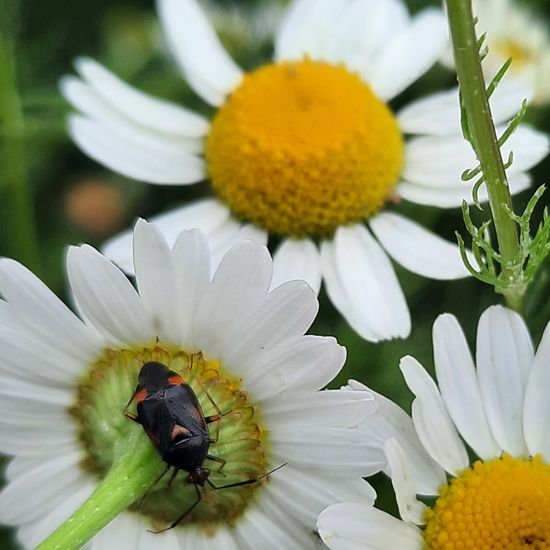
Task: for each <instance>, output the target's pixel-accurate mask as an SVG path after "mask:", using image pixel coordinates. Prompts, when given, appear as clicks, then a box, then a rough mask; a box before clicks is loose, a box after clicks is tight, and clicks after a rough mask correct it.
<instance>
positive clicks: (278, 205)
mask: <svg viewBox="0 0 550 550" xmlns="http://www.w3.org/2000/svg"><path fill="white" fill-rule="evenodd" d="M206 159H207V163H208V170H209V174H210V177H211V180H212V185H213V187H214V190H215V191H216V193H217V194H218V196H219V197H220V199H221V200H223V201H224V202H225V203H226V204H227V205H228V206H229V208H230V209H231V210H232V211H233V213H234V214H235V215H236V216H237V217H239V218H241V219H244V220H247V221H251V222H253V223H255V224H256V225H258V226H260V227H263V228H265V229H267V230H268V231H270V232H271V233H275V234H279V235H286V236H294V237H303V236H328V235H330V234H331V233H332V232H333V231H334V230H335V229H336V228H337V227H338V226H340V225H345V224H348V223H352V222H357V221H360V220H364V219H366V218H368V217H369V216H372V215H373V214H375V213H376V212H377V211H378V210H380V208H381V207H382V206H383V205H384V202H385V201H386V200H387V198H388V195H390V193H391V191H392V189H393V188H394V186H395V184H396V183H397V179H398V177H399V174H400V172H401V167H402V164H403V139H402V135H401V132H400V130H399V126H398V125H397V122H396V120H395V117H394V116H393V114H392V112H391V111H390V110H389V108H388V107H387V106H386V104H385V103H384V102H382V101H380V100H379V99H378V98H377V97H376V96H375V95H374V93H373V92H372V90H371V89H370V87H369V86H368V85H367V84H365V83H364V82H362V81H361V80H360V78H359V76H358V75H356V74H354V73H351V72H349V71H348V70H347V69H346V68H344V67H343V66H335V65H330V64H329V63H322V62H314V61H311V60H309V59H305V60H303V61H298V62H285V63H277V64H273V65H266V66H264V67H261V68H260V69H258V70H256V71H254V72H252V73H249V74H247V75H246V76H245V77H244V80H243V82H242V84H241V85H240V86H239V88H237V90H235V92H234V93H233V94H232V95H231V96H230V97H229V98H228V99H227V101H226V102H225V104H224V105H223V106H222V107H221V108H220V110H219V111H218V113H217V114H216V116H215V118H214V120H213V123H212V127H211V130H210V134H209V136H208V139H207V143H206Z"/></svg>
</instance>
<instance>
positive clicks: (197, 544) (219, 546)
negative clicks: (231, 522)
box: [176, 527, 244, 550]
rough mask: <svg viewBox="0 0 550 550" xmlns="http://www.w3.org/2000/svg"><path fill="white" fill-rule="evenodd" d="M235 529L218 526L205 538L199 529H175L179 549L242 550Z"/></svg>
mask: <svg viewBox="0 0 550 550" xmlns="http://www.w3.org/2000/svg"><path fill="white" fill-rule="evenodd" d="M235 531H236V529H233V528H225V527H218V528H217V529H216V531H215V532H214V533H212V534H211V535H210V536H209V537H208V538H205V537H204V536H203V534H202V532H201V530H200V529H199V530H191V529H182V530H181V531H180V530H179V529H176V534H177V535H178V543H179V548H180V550H209V549H212V548H215V549H216V550H244V547H243V546H239V545H238V542H237V536H236V533H235Z"/></svg>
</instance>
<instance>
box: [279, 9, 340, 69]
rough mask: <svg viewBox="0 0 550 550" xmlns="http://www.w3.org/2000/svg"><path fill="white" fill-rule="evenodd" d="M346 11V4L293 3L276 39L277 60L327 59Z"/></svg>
mask: <svg viewBox="0 0 550 550" xmlns="http://www.w3.org/2000/svg"><path fill="white" fill-rule="evenodd" d="M345 7H346V3H345V1H343V0H294V2H292V4H291V6H290V7H289V8H288V10H287V13H286V16H285V18H284V20H283V22H282V24H281V26H280V28H279V31H278V32H277V35H276V37H275V59H276V60H277V61H281V60H295V59H298V60H299V59H302V58H303V57H304V56H305V55H307V56H309V57H310V58H312V59H315V60H319V59H326V57H327V56H328V55H329V53H330V44H331V40H332V39H333V36H334V34H333V27H334V23H335V21H338V19H339V18H340V17H341V15H342V14H343V12H344V10H345Z"/></svg>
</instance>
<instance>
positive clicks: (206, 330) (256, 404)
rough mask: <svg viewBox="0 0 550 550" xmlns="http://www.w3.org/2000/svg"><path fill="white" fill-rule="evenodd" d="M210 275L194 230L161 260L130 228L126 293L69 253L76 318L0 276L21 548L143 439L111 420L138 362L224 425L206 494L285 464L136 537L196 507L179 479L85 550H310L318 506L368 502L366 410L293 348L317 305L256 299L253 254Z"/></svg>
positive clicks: (1, 503) (11, 473) (281, 295)
mask: <svg viewBox="0 0 550 550" xmlns="http://www.w3.org/2000/svg"><path fill="white" fill-rule="evenodd" d="M209 261H210V259H209V252H208V245H207V243H206V240H205V238H204V236H203V235H202V233H201V232H200V231H198V230H194V231H186V232H183V233H182V235H181V236H180V237H179V239H178V240H177V242H176V243H175V246H174V247H173V250H170V248H169V247H168V244H167V243H166V241H165V240H164V238H163V237H162V236H161V235H160V234H159V232H158V231H157V230H156V229H155V227H154V226H153V225H150V224H148V223H146V222H144V221H142V220H141V221H138V223H137V225H136V228H135V234H134V267H135V272H136V281H137V288H138V290H137V291H136V289H135V288H134V287H133V286H132V284H131V283H130V282H129V281H128V279H127V278H126V276H125V275H124V274H123V273H122V272H121V271H120V270H119V269H118V268H117V267H115V266H114V265H113V264H112V263H111V262H110V261H109V260H108V259H106V258H105V257H103V256H102V255H101V254H99V253H98V252H97V251H96V250H95V249H93V248H91V247H90V246H86V245H85V246H81V247H71V248H70V250H69V252H68V255H67V270H68V276H69V280H70V284H71V291H72V296H73V298H74V302H75V303H76V305H77V307H78V310H79V312H80V316H81V317H80V318H79V317H77V316H76V315H74V314H73V313H72V312H71V311H70V310H69V309H68V308H67V307H66V306H65V305H64V304H63V303H62V302H61V301H60V300H59V299H58V298H57V297H56V296H55V295H54V294H53V293H52V292H51V291H50V290H48V288H47V287H46V286H45V285H44V284H43V283H42V282H41V281H40V280H39V279H37V278H36V277H35V276H34V275H32V274H31V273H30V272H29V271H28V270H27V269H25V268H24V267H23V266H22V265H20V264H19V263H17V262H15V261H13V260H9V259H2V260H0V294H1V295H2V296H3V300H0V349H1V351H0V375H1V376H2V384H1V387H0V396H1V398H0V427H1V430H0V451H1V452H3V453H6V454H8V455H11V456H14V457H15V458H14V459H13V460H12V461H11V463H10V464H9V466H8V468H7V479H8V484H7V486H6V487H5V488H4V489H3V491H2V493H1V494H0V521H1V522H2V523H7V524H9V525H15V526H18V537H19V540H20V541H21V543H22V544H23V545H24V547H26V548H34V547H35V546H36V545H37V544H38V543H39V542H40V541H41V540H42V539H44V538H45V537H46V536H47V535H48V534H49V533H51V532H52V530H54V529H55V528H56V527H57V526H58V525H60V524H61V523H62V522H63V521H64V520H65V519H66V518H67V517H68V516H69V515H70V514H71V513H72V512H74V511H75V509H76V508H77V507H78V506H79V505H80V504H81V503H82V502H83V501H84V500H85V499H86V498H87V497H88V496H89V495H90V494H91V492H92V491H93V490H94V488H95V486H96V484H97V482H98V480H100V479H101V478H102V475H103V474H104V473H105V471H106V469H108V468H109V465H110V461H111V460H112V456H113V446H114V444H115V443H116V442H117V441H120V440H121V439H122V440H124V438H125V434H128V433H129V432H128V430H133V429H138V430H139V431H140V433H141V432H142V430H141V428H140V427H139V426H137V425H136V424H134V423H132V422H130V421H129V420H128V419H127V418H125V417H124V415H123V409H124V405H125V404H126V402H127V401H128V399H129V398H130V396H131V395H132V393H133V392H134V388H135V384H136V380H137V374H138V372H139V370H140V369H141V366H142V365H143V363H144V361H149V360H156V361H161V362H163V363H165V364H166V365H168V366H169V367H170V368H171V369H173V370H175V371H177V372H178V373H180V374H181V375H182V377H184V378H185V379H187V380H189V383H190V384H191V386H193V388H194V390H195V393H196V394H197V396H198V398H199V400H200V402H201V405H202V407H203V410H204V411H205V414H211V413H207V412H206V411H207V410H208V408H209V407H210V408H212V406H211V404H209V401H208V400H207V399H206V398H205V395H204V388H207V391H208V392H209V394H210V395H211V396H212V398H213V399H214V400H215V401H216V402H217V404H218V406H219V407H220V408H221V409H222V410H224V412H225V411H228V410H230V411H231V412H232V414H227V416H224V417H223V419H222V420H221V421H220V433H219V439H218V441H217V442H216V443H213V444H212V445H211V447H210V449H211V453H212V454H214V455H216V456H219V457H221V458H224V459H225V460H226V461H227V465H226V467H225V469H224V472H225V476H226V477H223V475H224V474H219V473H217V472H216V470H215V468H214V469H213V470H212V478H213V481H215V483H216V484H217V485H220V484H225V483H230V482H233V481H239V480H242V479H243V478H244V479H252V478H256V477H258V475H259V474H260V475H261V473H264V472H266V471H267V470H269V469H271V468H273V467H276V466H279V465H281V464H284V463H287V465H286V466H285V467H283V468H282V469H280V470H278V471H277V472H275V473H274V474H273V475H272V476H271V480H270V481H269V482H267V483H264V482H262V483H261V484H255V485H248V486H247V487H235V488H233V489H227V490H223V491H210V492H209V491H208V487H207V488H206V489H207V498H203V500H202V501H201V502H200V504H199V505H198V506H197V507H196V508H195V509H194V510H193V513H192V514H191V515H190V516H188V517H187V518H186V519H185V520H184V522H183V523H182V524H180V525H179V526H178V527H176V528H174V529H172V530H169V531H167V532H165V533H163V534H158V535H153V534H151V533H148V532H147V530H148V529H159V528H162V527H163V526H164V527H166V525H169V524H170V523H171V522H172V521H173V520H174V518H176V517H177V516H178V515H180V514H181V513H182V512H183V511H184V510H185V507H186V506H188V505H189V502H192V501H193V499H195V498H196V497H195V491H194V487H193V486H191V485H188V484H186V482H185V479H184V476H180V477H178V478H176V480H175V481H174V483H173V484H172V485H171V486H169V487H167V486H166V484H165V485H162V484H160V485H159V487H158V488H156V489H155V490H154V491H153V492H152V493H151V494H150V495H149V496H148V497H147V498H146V499H145V500H144V502H143V503H142V505H141V507H140V508H137V507H134V509H133V510H132V511H129V512H124V513H122V514H121V515H120V516H118V517H117V518H116V519H115V520H114V521H113V522H112V523H111V524H109V525H108V526H107V527H106V528H105V529H104V530H103V531H101V532H100V533H99V534H98V535H96V536H95V538H94V539H93V540H92V541H91V542H90V544H89V546H87V548H90V549H91V550H99V549H104V548H117V549H118V550H124V549H128V550H134V549H136V548H146V547H147V548H148V547H149V546H150V545H159V544H160V545H162V548H164V549H165V550H171V549H174V550H177V549H178V550H179V549H186V548H187V549H193V550H195V549H197V548H204V549H206V548H212V549H219V548H225V549H228V550H229V549H234V550H243V549H258V548H262V549H280V548H314V547H315V545H316V544H317V543H316V535H315V534H314V532H315V518H316V516H317V514H318V513H319V512H320V511H321V510H322V509H323V508H324V507H326V506H327V505H328V504H330V503H332V502H337V501H346V500H363V499H367V500H372V499H373V491H372V489H371V488H370V486H369V485H368V484H367V483H365V482H363V481H362V480H361V477H362V476H364V475H367V474H370V473H372V472H374V471H376V470H377V469H380V468H381V467H382V465H383V456H382V454H381V453H380V451H379V450H377V449H376V448H371V447H372V446H371V445H370V443H369V442H366V441H364V439H363V437H362V435H361V434H360V433H358V432H357V430H355V429H351V427H353V426H355V425H356V424H357V423H358V422H361V421H363V420H364V419H365V418H366V416H368V415H369V414H371V413H372V412H373V409H374V407H375V405H374V400H373V397H372V395H371V394H369V393H368V392H358V393H357V395H354V394H353V393H351V392H346V391H340V390H331V391H322V392H319V391H317V390H319V389H321V388H323V387H324V386H325V385H326V384H327V383H328V382H330V381H331V380H332V379H333V378H334V376H335V375H336V374H337V373H338V372H339V370H340V369H341V367H342V365H343V363H344V360H345V349H344V348H342V347H341V346H339V345H338V344H337V343H336V341H335V340H334V339H333V338H329V337H318V336H310V335H304V334H305V332H306V331H307V329H308V328H309V326H310V325H311V323H312V322H313V319H314V318H315V315H316V313H317V309H318V304H317V299H316V296H315V293H314V292H313V291H312V290H311V289H310V288H309V286H308V285H307V284H306V283H305V282H303V281H292V282H289V283H287V284H284V285H281V286H279V287H277V288H276V289H275V290H272V291H270V292H269V287H270V284H271V276H272V261H271V258H270V256H269V253H268V251H267V249H266V248H265V247H264V246H261V245H259V244H257V243H254V242H252V241H245V242H242V243H240V244H238V245H236V246H235V247H233V248H232V249H231V250H230V251H229V252H228V253H227V254H226V255H225V257H224V258H223V259H222V261H221V263H220V265H219V267H218V268H217V270H216V271H215V274H214V276H213V278H212V279H211V270H210V265H209ZM199 352H201V353H202V355H200V354H199ZM191 356H193V358H194V361H193V362H192V363H191V362H190V357H191ZM197 380H199V381H200V384H199V382H197ZM214 413H215V411H214ZM234 413H237V414H234ZM143 437H144V438H146V437H147V436H146V435H145V433H143ZM369 457H370V458H369ZM208 465H209V466H214V467H215V464H213V465H212V464H207V466H208ZM264 481H265V480H264ZM250 488H252V489H250ZM156 491H160V493H158V492H157V493H156ZM159 495H160V496H159ZM252 497H253V498H252Z"/></svg>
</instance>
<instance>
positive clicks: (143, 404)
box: [124, 361, 282, 533]
mask: <svg viewBox="0 0 550 550" xmlns="http://www.w3.org/2000/svg"><path fill="white" fill-rule="evenodd" d="M197 382H198V380H197ZM201 389H202V391H203V392H204V394H205V395H206V397H207V398H208V400H209V401H210V403H212V406H213V407H214V409H215V410H216V412H217V414H215V415H212V416H204V413H203V411H202V408H201V405H200V403H199V400H198V399H197V396H196V395H195V392H194V391H193V389H192V388H191V386H190V385H189V384H187V383H186V382H185V381H184V380H183V378H182V377H181V376H180V375H179V374H178V373H176V372H174V371H171V370H169V369H168V367H167V366H166V365H164V364H162V363H157V362H154V361H149V362H147V363H145V364H144V365H143V367H142V368H141V371H140V373H139V376H138V383H137V386H136V391H135V392H134V394H133V395H132V397H131V398H130V400H129V401H128V404H127V405H126V407H125V409H124V414H125V415H126V416H127V417H128V418H130V419H132V420H134V421H135V422H137V423H138V424H141V425H142V426H143V428H144V429H145V432H146V433H147V435H148V436H149V439H150V440H151V442H152V443H153V445H154V446H155V448H156V449H157V451H158V452H159V454H160V456H161V457H162V460H164V462H166V468H165V469H164V471H163V472H162V474H161V475H160V476H159V477H158V479H157V480H156V481H155V482H154V483H153V484H152V485H151V487H150V488H149V490H148V491H147V493H146V494H145V496H144V497H143V499H145V497H146V496H147V494H148V493H149V491H150V490H151V489H152V488H153V487H154V486H155V485H156V484H157V483H158V482H159V481H160V480H161V479H162V477H163V476H164V475H165V474H166V472H167V471H168V470H169V469H170V468H171V467H173V468H174V472H173V474H172V477H171V479H170V482H169V483H172V481H173V480H174V478H175V477H176V475H177V474H178V472H179V471H180V470H184V471H186V472H187V478H186V481H187V483H189V484H191V485H194V486H195V490H196V492H197V500H196V501H195V502H194V503H193V504H192V505H191V506H190V507H189V508H188V509H187V510H185V512H184V513H183V514H181V516H180V517H178V518H177V519H176V520H175V521H174V522H173V523H172V524H171V525H170V526H169V527H167V528H166V529H163V530H162V531H167V530H168V529H172V528H173V527H175V526H176V525H178V523H180V522H181V521H182V520H183V519H184V518H185V517H186V516H187V514H189V513H190V512H191V511H192V510H193V508H195V506H197V504H198V503H199V502H200V501H201V498H202V496H201V492H200V490H199V486H200V487H204V486H205V483H208V485H210V487H212V488H213V489H216V490H218V489H228V488H230V487H238V486H241V485H249V484H252V483H256V482H258V481H260V480H261V479H263V478H265V477H267V476H268V475H270V474H271V473H273V472H274V471H275V470H277V469H278V468H281V467H282V466H279V467H278V468H275V470H272V471H270V472H267V473H265V474H263V475H262V476H260V477H257V478H254V479H246V480H244V481H238V482H236V483H230V484H228V485H221V486H216V485H214V484H213V483H212V481H211V480H210V479H209V476H210V473H211V470H210V469H209V468H205V467H204V466H203V465H204V461H205V460H211V461H213V462H217V463H218V464H219V465H220V466H219V467H218V471H219V472H220V471H221V470H222V469H223V467H224V466H225V464H226V461H225V460H224V459H223V458H219V457H217V456H214V455H211V454H209V449H210V445H211V444H213V443H216V441H217V440H218V437H219V432H220V420H221V419H222V417H224V416H225V415H226V414H229V413H230V412H231V411H228V412H227V413H222V411H221V410H220V408H219V407H218V405H217V404H216V403H215V401H214V400H213V399H212V397H211V396H210V395H209V393H208V392H207V391H206V389H205V388H203V387H201ZM134 400H135V401H136V404H137V415H136V414H133V413H131V412H129V411H128V408H129V407H130V404H131V403H132V401H134ZM213 422H216V435H215V437H213V438H212V437H210V432H209V430H208V424H211V423H213ZM143 499H142V501H143ZM162 531H158V532H159V533H161V532H162Z"/></svg>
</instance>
